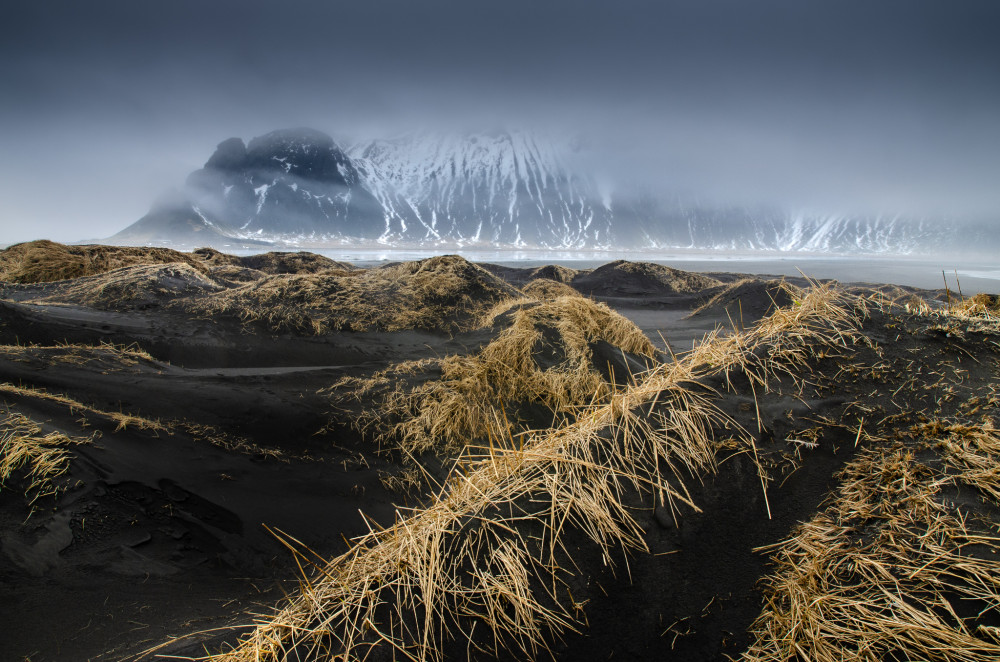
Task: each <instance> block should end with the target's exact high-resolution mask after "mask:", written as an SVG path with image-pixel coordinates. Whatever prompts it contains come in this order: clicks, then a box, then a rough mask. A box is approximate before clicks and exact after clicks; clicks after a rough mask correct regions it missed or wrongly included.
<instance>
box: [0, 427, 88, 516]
mask: <svg viewBox="0 0 1000 662" xmlns="http://www.w3.org/2000/svg"><path fill="white" fill-rule="evenodd" d="M91 441H92V437H67V436H66V435H64V434H62V433H61V432H49V433H48V434H46V435H42V427H41V426H40V425H39V424H38V423H35V422H34V421H33V420H31V419H30V418H28V417H27V416H24V415H22V414H19V413H16V412H12V411H10V410H9V409H5V410H4V411H3V412H2V414H0V487H3V486H5V485H6V483H7V481H8V480H10V479H11V477H12V476H14V475H16V474H17V473H19V472H21V471H24V472H25V474H26V476H27V479H28V480H29V481H30V483H29V486H28V487H27V489H26V490H25V496H30V497H31V501H35V500H36V499H38V498H40V497H43V496H47V495H50V494H54V493H56V492H57V488H56V486H55V485H54V483H53V481H54V480H55V479H56V478H58V477H59V476H61V475H63V474H64V473H66V470H67V469H68V468H69V461H70V458H71V457H72V455H71V453H70V451H69V450H68V448H69V447H71V446H75V445H79V444H87V443H90V442H91Z"/></svg>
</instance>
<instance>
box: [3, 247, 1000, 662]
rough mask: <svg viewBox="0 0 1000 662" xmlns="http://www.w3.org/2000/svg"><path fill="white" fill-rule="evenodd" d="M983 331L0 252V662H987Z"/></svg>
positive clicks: (990, 528)
mask: <svg viewBox="0 0 1000 662" xmlns="http://www.w3.org/2000/svg"><path fill="white" fill-rule="evenodd" d="M998 360H1000V307H998V302H997V298H996V297H995V296H990V295H984V294H981V295H976V296H975V297H972V298H963V297H961V296H959V295H957V294H956V293H953V292H947V291H929V290H915V289H913V288H903V287H898V286H894V285H889V284H863V283H835V282H818V281H813V280H810V279H808V278H805V277H803V278H786V279H780V280H779V279H773V278H768V277H759V276H758V277H747V276H744V275H741V274H722V273H712V274H700V273H689V272H684V271H679V270H676V269H671V268H668V267H664V266H661V265H656V264H649V263H641V262H625V261H619V262H613V263H609V264H606V265H603V266H601V267H598V268H596V269H590V270H583V271H578V270H573V269H569V268H566V267H562V266H558V265H550V266H547V267H541V268H515V267H504V266H498V265H491V264H475V263H471V262H468V261H466V260H465V259H463V258H461V257H458V256H440V257H434V258H429V259H426V260H420V261H416V262H404V263H392V264H387V265H384V266H381V267H378V268H370V269H361V268H358V267H356V266H354V265H351V264H347V263H340V262H334V261H332V260H329V259H327V258H324V257H322V256H319V255H313V254H310V253H268V254H262V255H255V256H246V257H240V256H233V255H227V254H224V253H220V252H218V251H215V250H212V249H200V250H197V251H193V252H190V253H181V252H177V251H172V250H169V249H151V248H122V247H113V246H63V245H60V244H55V243H52V242H44V241H40V242H31V243H29V244H19V245H15V246H12V247H10V248H8V249H6V250H4V251H2V252H0V398H2V407H0V485H2V487H0V597H2V599H0V622H3V623H4V628H3V635H2V639H0V653H2V655H0V657H2V658H3V659H4V660H18V661H23V660H31V662H42V661H46V660H48V661H61V660H66V661H69V660H74V661H75V660H133V659H135V660H140V659H141V660H155V659H215V660H225V661H227V662H228V661H241V662H242V661H247V662H249V661H251V660H254V661H256V660H265V661H277V660H300V661H304V660H329V659H338V660H339V659H351V660H361V659H368V660H406V659H417V660H466V659H477V660H489V659H501V660H508V659H509V660H523V659H556V660H567V661H569V660H573V661H576V660H608V659H613V660H653V659H656V660H684V661H689V660H722V659H738V660H745V661H747V662H758V661H765V660H767V661H771V660H774V661H778V660H782V661H784V660H788V661H791V660H812V661H817V662H820V661H822V662H825V661H831V662H832V661H833V660H846V659H859V660H899V661H902V660H910V659H933V660H955V661H976V660H995V659H997V658H998V657H1000V559H998V557H997V552H998V550H1000V421H998V416H1000V394H998V393H997V384H998V380H997V377H998V365H1000V363H998Z"/></svg>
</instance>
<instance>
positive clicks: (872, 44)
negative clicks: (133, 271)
mask: <svg viewBox="0 0 1000 662" xmlns="http://www.w3.org/2000/svg"><path fill="white" fill-rule="evenodd" d="M998 34H1000V2H997V1H995V0H983V1H981V2H971V1H952V2H944V1H919V0H876V1H872V0H865V1H854V0H838V1H836V2H833V1H831V2H818V1H807V0H789V1H787V2H779V1H774V0H754V1H752V2H751V1H746V0H692V1H691V2H676V1H664V0H660V1H657V2H652V1H651V2H644V1H621V2H616V3H607V2H601V3H597V2H593V3H591V2H582V1H575V2H572V1H558V2H556V1H546V0H534V1H530V2H529V1H526V0H508V1H506V2H490V3H483V2H475V1H472V0H467V1H465V2H461V1H456V2H443V1H440V0H423V1H420V2H413V1H410V0H366V1H365V2H352V3H347V2H338V1H334V0H322V1H320V0H314V1H298V2H296V1H289V2H284V3H275V2H268V3H264V2H254V1H248V0H242V1H235V0H211V2H205V1H204V0H203V1H201V2H191V1H188V0H181V1H172V2H170V3H150V2H136V1H135V0H128V1H125V0H120V1H109V0H89V1H87V2H79V1H64V2H46V1H44V0H36V1H35V2H32V3H21V6H16V7H15V6H12V4H11V3H8V6H7V7H5V9H4V14H3V17H2V20H0V223H2V225H0V243H10V242H14V241H22V240H27V239H34V238H39V237H50V238H53V239H57V240H66V241H69V240H77V239H83V238H91V237H104V236H108V235H110V234H112V233H114V232H116V231H118V230H120V229H122V228H123V227H124V226H126V225H128V224H129V223H131V222H132V221H134V220H136V219H137V218H139V217H140V216H142V215H143V214H144V213H145V212H146V211H147V209H148V207H149V205H150V204H151V203H152V201H153V200H154V198H155V197H157V196H158V195H159V194H160V193H162V192H163V191H164V190H165V189H167V188H169V187H172V186H176V185H178V184H180V183H181V182H182V181H183V179H184V177H185V176H186V175H187V173H189V172H190V171H192V170H194V169H196V168H198V167H200V166H201V165H202V164H203V163H204V161H205V160H206V159H207V158H208V157H209V156H210V155H211V153H212V151H213V149H214V146H215V145H216V143H218V142H220V141H221V140H223V139H224V138H227V137H230V136H241V137H244V138H249V137H252V136H254V135H260V134H262V133H265V132H267V131H270V130H272V129H276V128H281V127H291V126H311V127H314V128H317V129H320V130H323V131H326V132H328V133H330V134H331V135H334V136H335V138H337V139H339V140H350V139H352V138H354V137H374V136H381V135H387V134H391V133H394V132H397V131H401V130H407V129H412V128H415V127H425V126H431V127H433V128H438V129H440V128H446V129H448V128H450V129H456V130H462V129H467V128H481V127H484V126H489V125H496V124H505V125H516V126H527V127H535V128H537V130H539V131H543V132H548V131H552V132H554V133H555V134H558V135H559V136H560V137H567V136H576V137H578V138H579V139H581V140H583V141H584V143H585V144H586V145H587V146H588V154H589V155H590V157H591V158H592V161H593V164H594V167H595V168H597V169H598V170H599V171H600V172H601V173H602V174H603V176H604V177H606V178H608V179H609V181H610V182H611V184H612V185H614V186H617V187H624V186H638V187H640V188H648V189H650V190H653V191H658V192H668V191H669V192H682V193H685V194H688V195H697V196H700V197H702V198H703V199H705V200H712V201H719V202H727V203H730V202H736V203H773V204H781V205H785V206H788V207H800V208H802V207H804V208H809V209H816V210H822V211H829V212H902V213H909V214H916V215H921V216H928V215H937V216H942V217H970V218H976V219H977V220H982V219H984V218H986V219H997V218H998V214H997V211H998V210H1000V185H998V184H1000V38H998V37H997V35H998ZM998 229H1000V228H998Z"/></svg>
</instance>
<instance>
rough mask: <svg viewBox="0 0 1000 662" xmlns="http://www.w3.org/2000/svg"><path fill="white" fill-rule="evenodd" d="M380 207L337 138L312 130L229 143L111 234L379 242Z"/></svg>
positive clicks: (200, 241) (206, 241) (191, 240)
mask: <svg viewBox="0 0 1000 662" xmlns="http://www.w3.org/2000/svg"><path fill="white" fill-rule="evenodd" d="M383 217H384V212H383V210H382V205H381V203H380V202H379V201H378V200H376V199H375V198H374V197H373V196H372V194H371V193H370V192H369V191H368V190H367V188H365V186H364V185H363V184H362V182H361V176H360V174H359V173H358V171H357V169H356V168H355V167H354V165H353V163H352V162H351V159H350V158H348V156H347V155H346V154H344V152H343V151H342V150H341V149H340V147H338V146H337V145H336V143H334V141H333V139H332V138H331V137H330V136H328V135H326V134H324V133H321V132H319V131H314V130H311V129H288V130H281V131H274V132H272V133H268V134H267V135H264V136H260V137H258V138H254V139H253V140H251V141H250V142H249V143H248V144H244V142H243V141H242V140H241V139H240V138H230V139H228V140H225V141H223V142H222V143H220V144H219V146H218V147H217V148H216V150H215V153H214V154H212V156H211V158H209V159H208V161H207V162H206V163H205V167H203V168H202V169H200V170H196V171H195V172H193V173H191V174H190V175H189V176H188V178H187V182H186V185H185V187H184V188H183V189H182V190H181V191H178V192H174V193H172V194H170V195H168V196H166V197H165V198H163V199H161V200H160V201H158V202H157V203H156V204H155V205H154V206H153V208H152V209H151V210H150V212H149V214H147V215H146V216H144V217H143V218H141V219H139V220H138V221H137V222H136V223H134V224H132V225H131V226H129V227H128V228H125V229H124V230H122V231H121V232H119V233H118V234H116V235H114V236H113V237H112V238H111V240H112V241H117V242H129V243H136V242H138V243H149V242H161V241H170V242H175V243H182V244H196V245H217V244H219V243H223V244H228V243H239V242H243V243H246V242H250V243H261V242H264V243H270V242H275V241H285V242H289V241H300V242H302V241H325V240H332V239H335V238H340V237H350V238H353V239H358V240H374V239H377V238H378V237H379V236H381V235H382V234H383V233H384V228H383V222H382V219H383Z"/></svg>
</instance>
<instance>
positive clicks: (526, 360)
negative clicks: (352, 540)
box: [331, 295, 657, 453]
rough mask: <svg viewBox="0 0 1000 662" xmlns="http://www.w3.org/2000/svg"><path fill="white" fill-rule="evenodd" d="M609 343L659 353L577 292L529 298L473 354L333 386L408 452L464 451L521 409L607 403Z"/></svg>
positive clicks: (367, 422)
mask: <svg viewBox="0 0 1000 662" xmlns="http://www.w3.org/2000/svg"><path fill="white" fill-rule="evenodd" d="M600 340H603V341H605V342H607V343H609V344H611V345H613V346H615V347H618V348H620V349H621V351H623V352H628V353H630V354H638V355H642V356H645V357H647V358H648V359H650V360H653V359H654V358H655V357H656V355H657V351H656V348H655V347H654V346H653V345H652V343H651V342H650V341H649V339H648V338H646V336H645V335H643V333H642V332H641V331H640V330H639V329H638V327H636V326H635V325H634V324H633V323H632V322H631V321H629V320H628V319H627V318H625V317H623V316H621V315H619V314H618V313H616V312H615V311H613V310H611V309H610V308H609V307H608V306H606V305H605V304H603V303H595V302H593V301H591V300H589V299H585V298H583V297H580V296H578V295H574V296H569V297H559V298H556V299H554V300H550V301H544V302H540V303H537V302H530V303H528V302H523V301H522V302H521V303H519V304H518V305H517V306H516V308H515V310H514V311H513V313H512V314H511V323H510V326H509V327H508V328H506V329H504V330H503V331H502V332H501V333H500V334H499V335H498V336H497V338H496V339H494V340H493V341H492V342H490V343H489V344H488V345H487V346H486V347H484V348H483V349H482V350H480V351H479V352H478V353H476V354H474V355H472V356H448V357H445V358H443V359H435V360H424V361H419V362H406V363H403V364H400V365H397V366H394V367H393V368H390V369H389V370H386V371H382V372H380V373H376V374H375V375H374V376H373V377H371V378H369V379H366V380H358V379H347V380H343V381H342V382H340V383H338V384H337V385H336V386H334V387H333V389H331V390H333V391H334V392H335V393H337V394H338V397H339V398H341V399H344V398H353V399H357V400H359V401H364V402H369V403H373V406H370V407H369V408H367V409H366V411H365V412H364V414H363V415H362V416H360V417H359V418H357V419H356V423H357V425H358V426H359V428H361V429H362V430H363V431H365V430H371V429H374V431H375V435H374V436H375V437H376V438H377V439H378V440H379V441H380V442H388V441H389V440H392V441H394V442H395V443H397V444H399V445H401V446H402V447H403V449H404V451H406V452H407V453H421V452H424V451H427V450H432V449H433V450H444V451H450V452H455V451H459V450H461V449H462V448H464V447H465V446H466V445H467V444H469V443H477V442H482V441H485V440H486V439H487V438H490V437H501V436H503V435H504V434H505V433H506V432H507V430H508V428H509V426H510V425H511V422H509V421H513V424H514V427H515V430H516V431H523V429H524V428H523V426H521V425H520V421H519V420H518V418H517V416H518V411H519V410H520V409H521V408H522V407H524V406H527V405H541V406H543V407H545V409H546V410H548V411H549V412H550V413H551V417H552V418H557V419H558V418H565V417H567V416H572V415H574V414H575V412H576V411H577V410H578V409H580V408H582V407H584V406H586V405H588V404H594V403H601V402H605V401H606V400H607V398H608V397H609V396H610V394H611V391H612V385H611V384H610V383H608V381H606V380H605V379H604V377H602V375H601V373H600V372H598V370H597V369H595V364H596V360H595V358H594V356H593V352H592V350H591V345H592V344H593V343H595V342H597V341H600ZM430 371H439V372H440V377H439V378H438V379H434V380H430V381H426V382H424V383H422V384H420V385H418V386H415V387H414V386H412V385H411V381H412V380H411V379H410V376H411V375H414V374H416V373H418V372H421V373H426V372H430Z"/></svg>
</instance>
